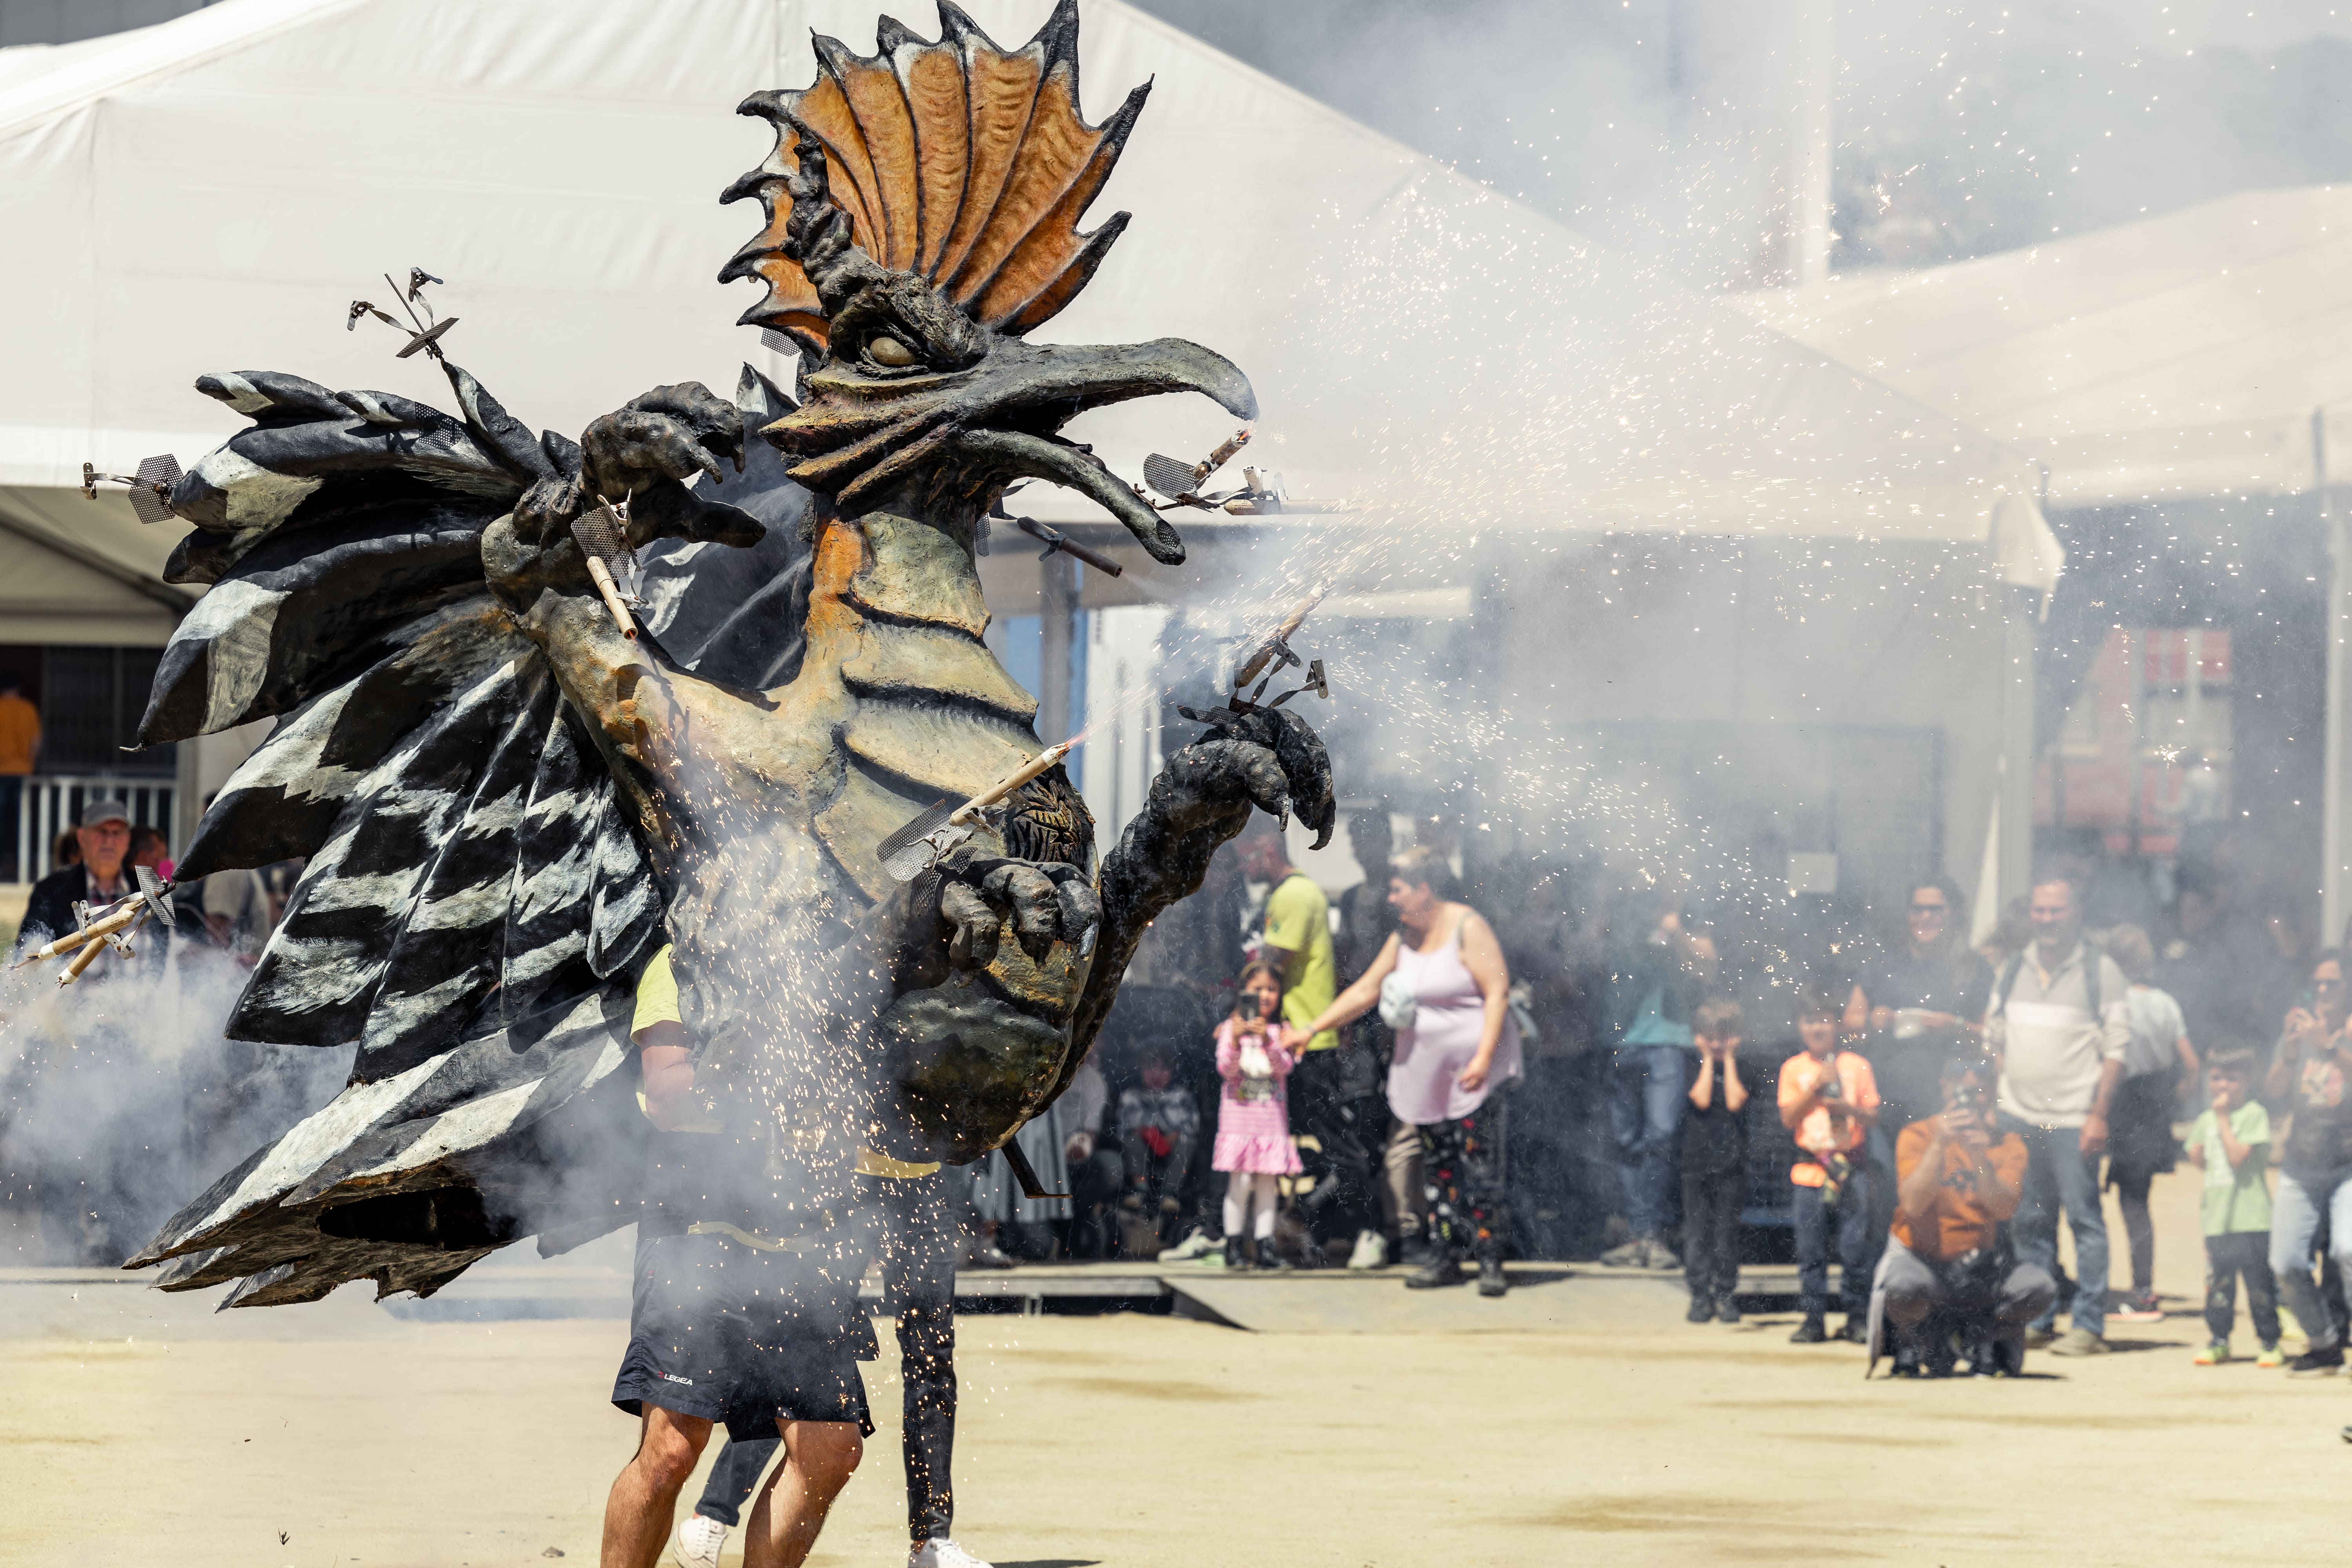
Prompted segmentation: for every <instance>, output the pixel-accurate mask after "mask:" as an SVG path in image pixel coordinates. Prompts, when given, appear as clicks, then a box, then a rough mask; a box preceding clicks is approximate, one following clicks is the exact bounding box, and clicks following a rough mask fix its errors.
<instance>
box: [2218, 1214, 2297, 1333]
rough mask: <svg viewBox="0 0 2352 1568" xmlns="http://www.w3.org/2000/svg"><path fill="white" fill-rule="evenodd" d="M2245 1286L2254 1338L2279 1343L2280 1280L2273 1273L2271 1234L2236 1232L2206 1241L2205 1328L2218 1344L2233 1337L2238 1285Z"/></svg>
mask: <svg viewBox="0 0 2352 1568" xmlns="http://www.w3.org/2000/svg"><path fill="white" fill-rule="evenodd" d="M2239 1279H2244V1280H2245V1282H2246V1316H2247V1317H2249V1318H2251V1319H2252V1320H2253V1324H2254V1338H2256V1339H2257V1340H2260V1341H2261V1342H2263V1344H2265V1345H2274V1344H2276V1343H2278V1337H2279V1320H2278V1300H2279V1293H2278V1280H2277V1279H2276V1277H2275V1276H2273V1274H2272V1273H2271V1233H2270V1232H2269V1231H2266V1230H2241V1231H2233V1232H2231V1233H2230V1234H2229V1235H2227V1236H2209V1237H2206V1238H2205V1327H2206V1329H2207V1330H2208V1331H2210V1332H2211V1334H2212V1336H2213V1337H2214V1338H2215V1339H2217V1340H2226V1339H2228V1338H2229V1337H2230V1329H2231V1325H2232V1324H2233V1323H2234V1322H2235V1321H2237V1316H2238V1281H2239Z"/></svg>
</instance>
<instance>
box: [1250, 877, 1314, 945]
mask: <svg viewBox="0 0 2352 1568" xmlns="http://www.w3.org/2000/svg"><path fill="white" fill-rule="evenodd" d="M1329 907H1330V906H1329V905H1328V903H1327V902H1326V901H1325V900H1324V898H1323V889H1320V888H1318V887H1317V886H1316V885H1315V884H1314V883H1313V882H1311V881H1309V880H1308V879H1307V878H1305V877H1300V876H1291V877H1286V878H1284V879H1282V882H1281V885H1280V886H1278V887H1276V889H1274V890H1273V891H1272V892H1270V893H1268V894H1266V896H1265V940H1266V942H1268V943H1269V944H1271V945H1273V946H1275V947H1278V948H1280V949H1282V951H1283V952H1287V953H1293V954H1297V953H1303V952H1306V951H1307V949H1308V948H1310V947H1312V946H1313V945H1314V944H1315V923H1316V921H1318V920H1321V921H1328V919H1329V918H1330V917H1329V915H1328V913H1327V912H1326V911H1327V910H1328V909H1329Z"/></svg>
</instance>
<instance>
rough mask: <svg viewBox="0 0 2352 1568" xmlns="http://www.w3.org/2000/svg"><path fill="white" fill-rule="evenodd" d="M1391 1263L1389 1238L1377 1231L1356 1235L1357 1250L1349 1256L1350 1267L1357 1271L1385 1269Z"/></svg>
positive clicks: (1361, 1232) (1367, 1231)
mask: <svg viewBox="0 0 2352 1568" xmlns="http://www.w3.org/2000/svg"><path fill="white" fill-rule="evenodd" d="M1388 1262H1389V1238H1388V1237H1385V1236H1382V1235H1381V1233H1380V1232H1379V1231H1377V1230H1365V1231H1359V1232H1357V1233H1356V1250H1355V1251H1353V1252H1351V1253H1349V1254H1348V1267H1349V1268H1355V1269H1364V1268H1387V1267H1388Z"/></svg>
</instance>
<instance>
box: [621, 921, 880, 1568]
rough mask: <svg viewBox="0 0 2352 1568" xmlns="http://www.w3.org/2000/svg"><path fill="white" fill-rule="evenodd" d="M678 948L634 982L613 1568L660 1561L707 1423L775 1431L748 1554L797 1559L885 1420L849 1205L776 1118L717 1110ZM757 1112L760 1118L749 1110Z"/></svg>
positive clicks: (757, 1434) (740, 1437)
mask: <svg viewBox="0 0 2352 1568" xmlns="http://www.w3.org/2000/svg"><path fill="white" fill-rule="evenodd" d="M670 954H671V950H670V949H669V948H667V947H665V948H663V949H662V950H661V951H660V952H656V954H655V955H654V957H653V959H652V960H651V962H649V963H647V964H646V970H645V973H644V975H643V977H642V978H641V979H640V980H639V981H638V983H637V1007H636V1015H635V1019H634V1020H633V1022H632V1027H631V1030H630V1037H631V1039H632V1040H633V1041H634V1042H635V1045H636V1047H637V1050H638V1059H639V1062H640V1064H641V1066H642V1068H643V1070H644V1085H645V1089H644V1100H645V1111H646V1119H647V1120H649V1121H652V1123H653V1124H654V1127H655V1128H656V1132H655V1133H654V1135H653V1136H652V1138H651V1139H650V1142H651V1143H652V1145H653V1152H652V1157H651V1159H650V1161H649V1169H648V1173H647V1181H646V1196H645V1206H644V1211H643V1213H642V1215H641V1216H640V1217H639V1219H638V1221H637V1247H636V1268H635V1280H634V1283H633V1286H632V1289H631V1291H630V1300H629V1348H628V1351H627V1352H626V1353H625V1355H624V1356H623V1358H622V1361H621V1372H620V1376H619V1377H618V1378H617V1379H615V1380H614V1384H613V1403H614V1405H618V1406H619V1407H620V1408H621V1409H623V1410H625V1411H627V1412H628V1413H629V1414H631V1415H636V1416H638V1417H639V1418H640V1420H641V1421H642V1423H643V1426H642V1429H641V1436H640V1437H639V1439H638V1443H637V1451H636V1454H635V1457H634V1458H631V1459H630V1461H629V1463H628V1466H627V1468H625V1469H624V1470H622V1472H621V1474H620V1477H619V1479H616V1480H614V1483H613V1490H612V1495H611V1496H610V1497H609V1498H608V1499H607V1500H606V1501H605V1504H604V1552H603V1556H602V1559H601V1561H602V1563H603V1568H653V1564H654V1563H656V1561H657V1560H658V1559H659V1557H660V1555H661V1549H662V1544H663V1542H664V1540H665V1539H666V1538H667V1536H668V1534H669V1526H670V1519H671V1516H672V1515H673V1514H674V1513H675V1512H676V1511H677V1494H678V1491H679V1489H681V1488H683V1487H684V1486H685V1485H686V1482H687V1479H688V1477H689V1476H691V1475H692V1474H693V1473H694V1467H695V1464H696V1462H697V1461H698V1460H699V1459H700V1458H701V1457H702V1449H703V1446H704V1445H705V1444H707V1443H708V1442H709V1440H710V1429H711V1427H712V1426H716V1425H717V1424H718V1423H719V1422H721V1421H723V1422H725V1423H726V1424H727V1432H728V1436H730V1438H732V1439H733V1440H735V1441H738V1442H745V1441H751V1440H756V1439H759V1438H763V1437H765V1436H767V1435H768V1433H769V1431H770V1430H771V1429H772V1430H773V1431H774V1433H775V1435H776V1436H778V1437H779V1438H781V1439H782V1442H783V1446H784V1462H783V1463H782V1465H780V1466H778V1467H777V1468H776V1473H775V1474H774V1475H773V1476H772V1477H771V1478H770V1479H769V1481H768V1485H767V1487H766V1489H764V1490H762V1491H761V1494H760V1499H759V1501H758V1502H757V1503H755V1504H754V1505H753V1506H752V1509H751V1526H750V1529H749V1531H747V1533H746V1535H745V1538H744V1542H743V1561H744V1563H745V1568H799V1565H800V1564H801V1563H803V1562H805V1561H806V1560H807V1558H808V1553H809V1548H810V1547H811V1546H813V1545H814V1544H815V1542H816V1537H817V1531H820V1530H821V1529H823V1528H824V1519H825V1514H826V1512H827V1511H828V1510H830V1509H831V1508H832V1507H833V1500H834V1499H835V1497H837V1496H839V1495H840V1492H841V1489H842V1488H843V1487H845V1486H846V1485H848V1483H849V1478H850V1476H851V1475H852V1474H853V1473H854V1472H855V1471H856V1468H857V1463H858V1460H859V1458H861V1457H862V1456H863V1454H864V1452H865V1437H866V1434H868V1433H870V1432H872V1431H873V1430H874V1423H873V1419H872V1418H871V1416H869V1415H867V1413H866V1385H865V1384H864V1382H863V1381H862V1380H861V1379H860V1378H859V1376H858V1373H857V1363H858V1361H859V1360H860V1359H865V1358H871V1357H872V1356H873V1355H874V1353H875V1348H874V1330H873V1326H872V1324H871V1323H869V1322H868V1321H866V1317H865V1315H864V1313H863V1311H862V1310H861V1309H860V1308H859V1305H858V1300H857V1280H858V1277H859V1275H860V1274H861V1273H862V1272H863V1271H864V1248H863V1247H860V1246H859V1245H858V1237H857V1236H856V1226H855V1225H854V1224H853V1223H851V1216H850V1215H846V1214H844V1213H842V1212H840V1205H835V1206H833V1207H830V1208H828V1207H825V1206H823V1205H819V1204H817V1203H815V1202H813V1201H811V1195H812V1192H813V1189H814V1184H809V1183H805V1182H796V1181H795V1180H794V1178H795V1177H796V1176H802V1175H803V1174H804V1170H805V1168H804V1167H802V1166H800V1164H799V1163H797V1162H794V1161H793V1160H792V1159H790V1158H789V1155H786V1156H784V1157H782V1158H779V1157H777V1152H776V1151H773V1150H772V1149H770V1148H768V1147H766V1145H767V1144H768V1143H769V1142H770V1141H769V1140H767V1139H765V1138H763V1137H761V1136H760V1131H759V1130H761V1129H763V1127H764V1123H765V1122H766V1121H768V1120H769V1119H768V1118H765V1117H754V1118H750V1119H740V1118H739V1119H737V1121H736V1125H733V1126H730V1124H729V1121H728V1119H727V1118H725V1117H724V1116H722V1115H720V1114H719V1110H720V1108H719V1105H718V1104H717V1103H716V1100H717V1099H718V1097H719V1093H722V1092H724V1091H723V1090H719V1089H716V1087H715V1086H713V1085H709V1084H706V1085H705V1086H703V1091H702V1092H701V1093H699V1094H698V1093H697V1086H696V1083H695V1060H696V1056H697V1048H696V1045H695V1042H694V1040H693V1039H692V1037H690V1036H689V1035H688V1031H687V1027H686V1025H685V1022H684V1020H683V1018H682V1017H681V1016H680V1010H679V1005H678V988H677V980H676V978H675V976H674V974H673V973H672V970H671V966H670ZM745 1120H749V1121H751V1130H745V1129H744V1128H743V1127H742V1126H741V1122H742V1121H745Z"/></svg>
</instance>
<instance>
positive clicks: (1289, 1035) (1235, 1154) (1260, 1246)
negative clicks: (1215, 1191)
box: [1209, 963, 1307, 1269]
mask: <svg viewBox="0 0 2352 1568" xmlns="http://www.w3.org/2000/svg"><path fill="white" fill-rule="evenodd" d="M1240 992H1241V994H1240V996H1239V997H1238V999H1237V1000H1236V1001H1235V1002H1234V1015H1233V1016H1232V1017H1230V1018H1227V1019H1226V1020H1225V1021H1224V1022H1223V1024H1220V1025H1219V1026H1217V1077H1218V1079H1220V1081H1221V1082H1222V1084H1223V1088H1222V1089H1220V1090H1219V1098H1218V1102H1217V1142H1216V1146H1215V1148H1214V1150H1213V1152H1212V1156H1211V1158H1210V1161H1209V1163H1210V1164H1211V1165H1212V1166H1213V1168H1215V1169H1217V1170H1220V1171H1223V1172H1225V1173H1227V1180H1226V1184H1225V1267H1226V1268H1236V1269H1245V1268H1252V1267H1255V1268H1271V1269H1284V1268H1289V1265H1288V1264H1286V1263H1285V1262H1283V1261H1282V1260H1281V1259H1280V1258H1278V1257H1276V1253H1275V1248H1274V1215H1275V1210H1276V1207H1277V1206H1279V1205H1280V1203H1281V1201H1282V1189H1281V1184H1280V1179H1281V1178H1282V1177H1284V1176H1295V1175H1297V1174H1298V1173H1299V1171H1300V1170H1301V1169H1302V1168H1303V1167H1301V1165H1300V1164H1299V1162H1298V1151H1297V1149H1295V1148H1293V1147H1292V1146H1291V1142H1290V1097H1289V1080H1290V1069H1291V1068H1292V1066H1293V1065H1294V1064H1295V1063H1296V1062H1297V1050H1298V1047H1301V1046H1303V1045H1305V1044H1306V1043H1307V1042H1306V1041H1305V1040H1304V1039H1303V1038H1300V1037H1299V1036H1298V1032H1297V1030H1296V1029H1293V1028H1292V1027H1291V1026H1289V1025H1287V1024H1286V1023H1284V1022H1282V972H1281V971H1280V970H1279V969H1277V968H1276V967H1275V966H1274V965H1273V964H1271V963H1252V964H1250V965H1248V966H1246V967H1245V968H1244V969H1243V971H1242V977H1241V985H1240ZM1253 1254H1254V1255H1255V1263H1253Z"/></svg>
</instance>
